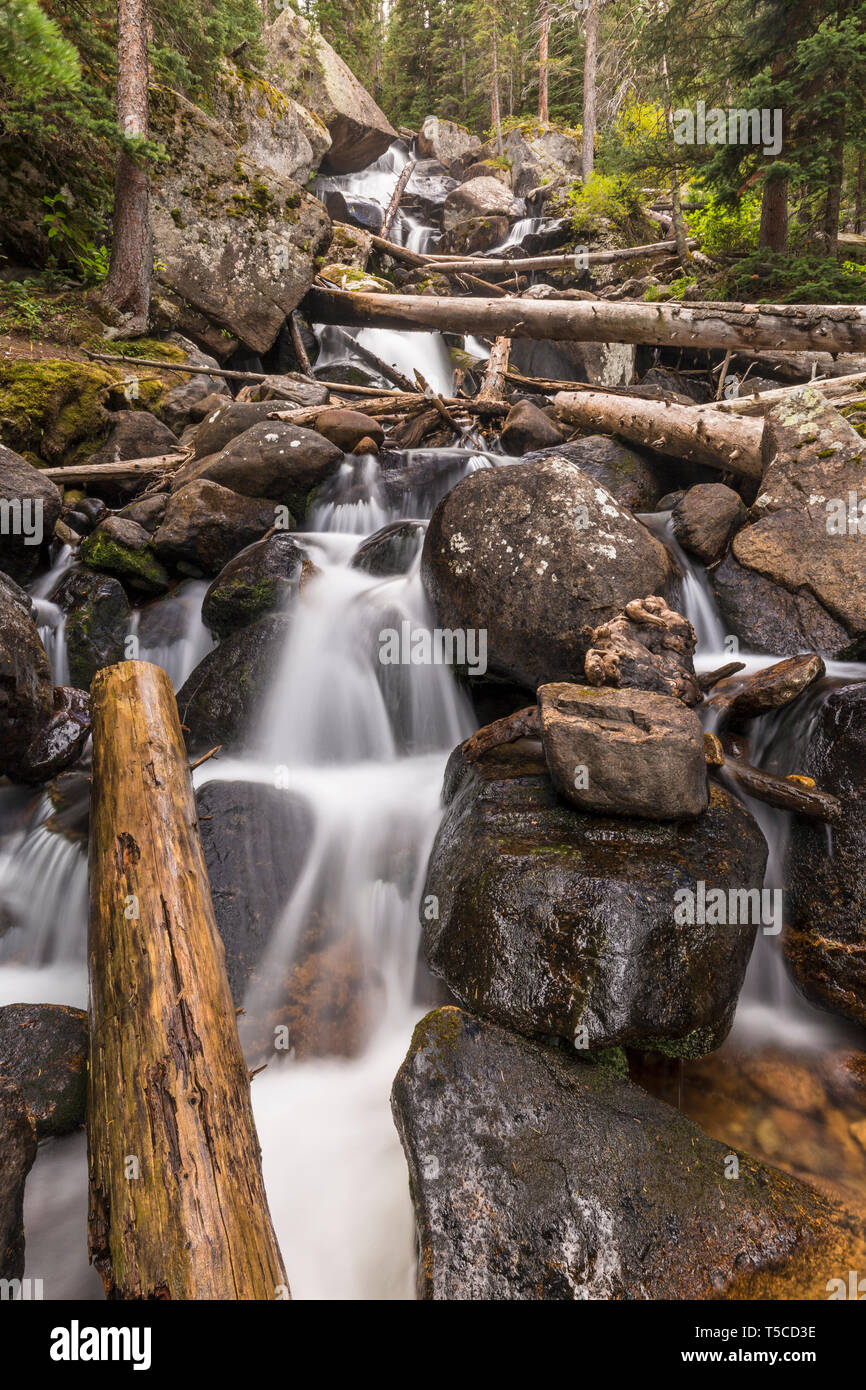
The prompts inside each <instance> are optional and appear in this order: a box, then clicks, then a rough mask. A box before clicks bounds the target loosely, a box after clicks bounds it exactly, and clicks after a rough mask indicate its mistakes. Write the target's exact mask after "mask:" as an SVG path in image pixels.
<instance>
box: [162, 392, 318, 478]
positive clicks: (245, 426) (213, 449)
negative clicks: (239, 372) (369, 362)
mask: <svg viewBox="0 0 866 1390" xmlns="http://www.w3.org/2000/svg"><path fill="white" fill-rule="evenodd" d="M302 404H304V405H306V404H308V402H306V401H304V402H302ZM309 404H310V405H318V401H310V402H309ZM279 409H280V407H279V406H278V405H275V404H274V402H273V401H269V400H262V401H231V400H230V401H226V402H225V403H224V404H223V403H221V404H219V405H218V406H216V408H215V409H214V410H212V411H211V413H210V414H209V415H207V416H206V417H205V418H204V419H203V420H202V422H201V424H200V425H199V427H198V429H197V430H196V432H195V442H194V451H195V457H196V458H197V459H202V458H211V457H212V456H213V455H214V454H218V453H219V452H220V451H221V450H222V449H224V448H225V446H226V445H227V444H228V443H230V441H231V440H232V439H237V437H238V435H239V434H243V433H244V431H245V430H249V429H252V427H253V425H260V424H264V423H265V422H266V421H267V420H268V419H269V417H270V416H271V415H273V413H274V411H275V410H279ZM182 471H183V470H181V472H182ZM177 476H180V475H179V474H178V475H176V477H177Z"/></svg>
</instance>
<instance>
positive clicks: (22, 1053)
mask: <svg viewBox="0 0 866 1390" xmlns="http://www.w3.org/2000/svg"><path fill="white" fill-rule="evenodd" d="M0 1080H9V1081H12V1082H14V1083H15V1085H16V1086H17V1087H18V1089H19V1091H20V1092H21V1095H22V1098H23V1100H24V1104H25V1106H26V1108H27V1113H28V1114H29V1116H30V1118H31V1119H32V1120H33V1122H34V1124H35V1125H36V1133H37V1135H38V1136H39V1138H40V1139H41V1138H44V1136H45V1135H48V1134H67V1133H68V1132H69V1131H70V1130H73V1129H78V1128H79V1126H80V1125H83V1124H84V1103H85V1099H86V1096H87V1014H86V1013H85V1012H84V1010H82V1009H70V1008H68V1007H67V1006H66V1005H64V1004H7V1005H6V1006H5V1007H4V1008H0Z"/></svg>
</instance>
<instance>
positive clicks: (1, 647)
mask: <svg viewBox="0 0 866 1390" xmlns="http://www.w3.org/2000/svg"><path fill="white" fill-rule="evenodd" d="M52 710H53V683H52V680H51V667H50V665H49V662H48V657H47V656H46V655H45V648H44V647H43V645H42V643H41V641H40V640H39V633H38V631H37V629H36V624H35V622H34V621H33V618H32V616H31V606H30V599H29V598H28V597H27V595H26V594H25V593H24V591H23V590H22V589H19V587H18V585H17V584H15V583H14V582H13V581H12V580H11V579H8V578H6V576H5V575H0V772H7V771H9V770H10V767H12V766H14V765H15V764H17V762H18V761H19V760H20V758H22V757H23V756H24V755H25V754H26V752H27V748H28V746H29V744H30V743H31V741H32V739H33V738H34V737H35V735H36V732H37V730H38V729H39V728H40V727H41V726H42V725H43V724H45V723H47V721H48V720H49V719H50V718H51V714H52Z"/></svg>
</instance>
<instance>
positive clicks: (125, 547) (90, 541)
mask: <svg viewBox="0 0 866 1390" xmlns="http://www.w3.org/2000/svg"><path fill="white" fill-rule="evenodd" d="M81 558H82V560H83V561H84V563H85V564H86V565H88V566H89V567H90V568H91V569H94V570H102V571H104V573H106V574H113V575H116V576H117V578H118V579H120V580H122V581H123V583H124V584H125V585H127V586H128V587H129V588H130V589H134V590H137V591H138V592H140V593H145V594H161V593H164V592H165V590H166V589H167V588H168V585H169V578H168V571H167V570H166V569H165V567H164V565H163V564H162V563H161V562H160V561H159V560H158V559H157V557H156V555H155V554H154V553H153V550H152V548H151V544H150V535H149V534H148V532H147V531H145V529H144V527H143V526H139V525H138V523H137V522H135V521H125V520H124V519H123V518H122V517H117V516H111V517H108V518H107V520H105V521H103V522H101V523H100V525H99V526H97V528H96V530H95V531H92V532H91V533H90V535H89V536H87V537H86V538H85V540H83V541H82V542H81Z"/></svg>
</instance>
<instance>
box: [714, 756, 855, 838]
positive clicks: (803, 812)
mask: <svg viewBox="0 0 866 1390" xmlns="http://www.w3.org/2000/svg"><path fill="white" fill-rule="evenodd" d="M724 771H725V772H727V773H728V774H729V775H730V777H731V778H732V780H733V782H734V784H735V786H736V787H737V790H738V791H741V792H744V793H745V795H746V796H752V797H754V798H755V800H756V801H764V802H766V804H767V805H768V806H776V807H778V809H779V810H781V811H793V812H794V814H795V815H798V816H807V817H809V819H811V820H820V821H829V822H834V821H839V820H841V819H842V803H841V801H840V800H839V799H838V797H835V796H831V795H830V793H829V792H822V791H819V790H818V788H817V787H815V786H814V785H812V786H810V785H808V783H809V782H811V778H799V779H797V780H792V779H791V778H789V777H775V776H774V775H773V773H772V772H764V771H762V769H760V768H757V767H752V766H751V764H750V763H746V762H741V761H740V760H739V759H738V758H730V757H728V758H726V759H725V765H724Z"/></svg>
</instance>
